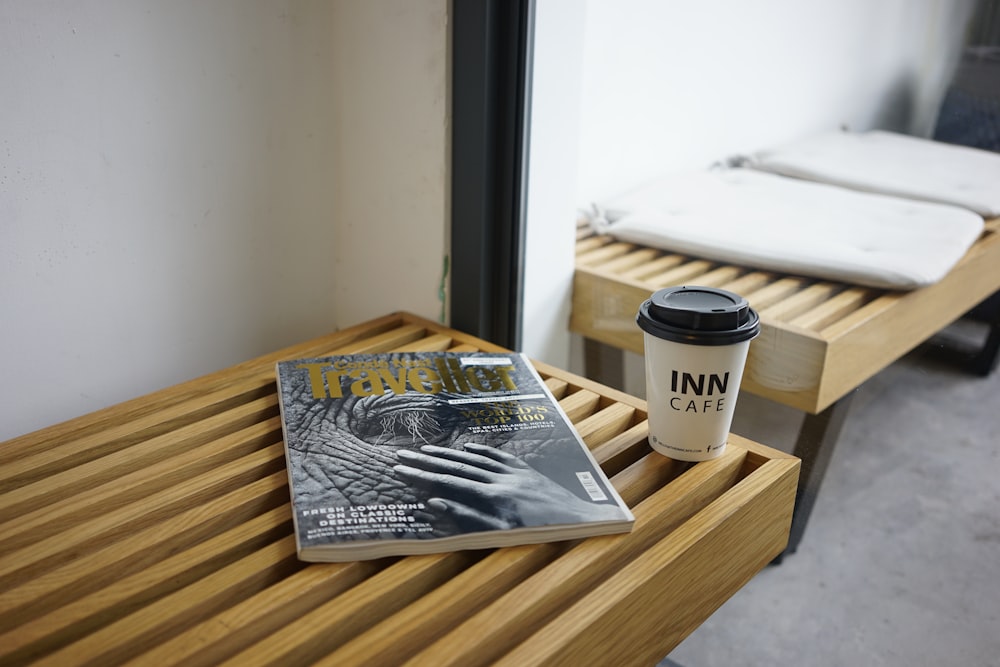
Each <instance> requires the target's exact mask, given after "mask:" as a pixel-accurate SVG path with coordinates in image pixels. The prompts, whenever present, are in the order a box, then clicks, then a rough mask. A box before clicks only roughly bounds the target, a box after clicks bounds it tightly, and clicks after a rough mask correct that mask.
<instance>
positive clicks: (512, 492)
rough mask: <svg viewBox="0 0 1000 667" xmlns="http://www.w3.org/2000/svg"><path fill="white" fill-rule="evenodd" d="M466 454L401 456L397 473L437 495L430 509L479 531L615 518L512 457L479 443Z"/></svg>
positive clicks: (426, 451)
mask: <svg viewBox="0 0 1000 667" xmlns="http://www.w3.org/2000/svg"><path fill="white" fill-rule="evenodd" d="M465 449H466V451H461V450H457V449H449V448H447V447H435V446H433V445H425V446H423V447H421V448H420V451H419V452H417V451H411V450H405V449H404V450H399V451H398V452H396V455H397V456H398V457H399V459H400V461H402V462H403V463H402V464H401V465H397V466H395V468H394V469H395V471H396V473H397V474H398V475H400V476H401V477H403V478H404V479H406V480H407V481H409V482H411V483H414V484H418V485H422V486H424V487H426V488H428V489H429V490H430V491H431V493H433V494H435V495H434V496H433V497H432V498H431V499H430V500H428V501H427V505H428V506H429V507H431V508H433V509H437V510H446V511H448V512H449V513H451V514H452V515H453V516H454V517H455V518H456V519H457V520H458V521H459V522H461V523H462V524H464V525H467V526H470V527H478V528H480V529H485V528H512V527H515V526H520V525H522V524H529V525H530V524H536V523H543V522H544V523H552V522H567V523H568V522H573V521H576V520H579V519H582V518H585V517H588V518H593V517H595V516H600V515H601V514H603V513H608V514H609V515H612V514H614V513H615V508H614V507H612V506H608V505H600V504H597V503H591V502H588V501H586V500H584V499H582V498H580V497H578V496H576V495H574V494H573V493H572V492H571V491H569V490H568V489H566V488H564V487H563V486H561V485H560V484H558V483H556V482H554V481H552V480H551V479H549V478H548V477H546V476H545V475H542V474H541V473H539V472H538V471H537V470H535V469H534V468H532V467H531V466H529V465H528V464H526V463H524V462H523V461H521V460H520V459H519V458H517V457H516V456H513V455H511V454H508V453H507V452H504V451H501V450H499V449H496V448H494V447H489V446H488V445H480V444H477V443H466V444H465Z"/></svg>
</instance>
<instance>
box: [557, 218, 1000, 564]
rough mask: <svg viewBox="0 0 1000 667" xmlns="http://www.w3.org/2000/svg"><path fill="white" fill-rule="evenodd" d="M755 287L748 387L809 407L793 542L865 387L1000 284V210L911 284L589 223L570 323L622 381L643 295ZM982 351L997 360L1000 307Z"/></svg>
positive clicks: (612, 377)
mask: <svg viewBox="0 0 1000 667" xmlns="http://www.w3.org/2000/svg"><path fill="white" fill-rule="evenodd" d="M679 284H691V285H709V286H714V287H722V288H725V289H728V290H731V291H734V292H737V293H739V294H743V295H745V296H746V297H747V298H748V299H749V300H750V303H751V305H752V306H753V307H754V308H755V309H756V310H757V311H758V312H759V313H760V316H761V324H762V330H761V334H760V336H759V337H758V338H757V339H755V340H754V341H753V343H752V344H751V347H750V354H749V357H748V359H747V368H746V371H745V374H744V378H743V384H742V387H741V390H742V391H747V392H750V393H752V394H755V395H758V396H762V397H764V398H766V399H769V400H772V401H775V402H778V403H781V404H784V405H787V406H790V407H793V408H796V409H797V410H800V411H802V412H804V413H805V417H804V420H803V423H802V427H801V429H800V431H799V435H798V438H797V441H796V443H795V447H794V450H793V452H794V454H795V455H796V456H798V457H799V458H801V460H802V472H801V475H800V478H799V493H798V498H797V505H796V512H795V519H794V520H793V524H792V534H791V538H790V541H789V547H788V552H792V551H794V550H795V548H796V547H797V546H798V543H799V541H800V540H801V537H802V534H803V532H804V530H805V524H806V522H807V520H808V517H809V514H810V512H811V511H812V506H813V504H814V503H815V500H816V497H817V494H818V492H819V487H820V484H821V482H822V478H823V475H824V474H825V471H826V464H827V462H828V461H829V459H830V456H831V454H832V450H833V446H834V444H835V442H836V440H837V437H838V436H839V433H840V429H841V427H842V425H843V422H844V419H845V416H846V413H847V410H848V407H849V404H850V399H851V397H852V396H853V393H854V391H855V390H856V389H857V388H858V387H860V386H861V385H862V384H863V383H864V382H865V381H866V380H867V379H868V378H870V377H872V376H873V375H875V374H876V373H877V372H879V371H880V370H882V369H883V368H885V367H886V366H888V365H889V364H891V363H892V362H894V361H896V360H897V359H899V358H900V357H902V356H903V355H904V354H906V353H908V352H909V351H911V350H913V349H914V348H915V347H917V346H918V345H920V344H921V343H923V342H925V341H927V340H929V339H930V338H931V337H932V336H934V335H935V334H936V333H938V332H940V331H941V330H942V329H944V328H945V327H947V326H948V325H949V324H951V323H952V322H954V321H955V320H956V319H958V318H960V317H961V316H962V315H963V314H965V313H967V312H968V311H970V310H971V309H973V308H974V307H975V306H977V304H979V303H980V302H982V301H984V300H985V299H987V297H989V296H990V295H992V294H994V293H996V292H997V291H998V290H1000V218H995V219H992V220H989V221H987V223H986V226H985V230H984V232H983V234H982V235H981V236H980V238H979V239H978V240H977V241H976V243H975V244H974V245H973V246H972V247H971V248H970V249H969V251H968V252H967V253H966V254H965V256H964V257H963V258H962V259H961V260H960V261H959V262H958V264H957V265H956V266H955V267H954V268H953V269H952V270H951V272H950V273H949V274H948V275H947V276H946V277H945V278H944V279H942V280H941V281H939V282H938V283H935V284H934V285H930V286H928V287H924V288H922V289H918V290H913V291H907V292H899V291H890V290H884V289H875V288H866V287H858V286H853V285H847V284H843V283H836V282H831V281H825V280H817V279H811V278H805V277H801V276H793V275H786V274H781V273H775V272H769V271H759V270H754V269H751V268H747V267H741V266H734V265H729V264H725V263H721V262H713V261H709V260H704V259H699V258H696V257H689V256H684V255H680V254H675V253H671V252H667V251H664V250H659V249H655V248H649V247H644V246H641V245H636V244H632V243H625V242H620V241H616V240H615V239H614V238H612V237H610V236H607V235H598V234H594V233H592V232H591V231H590V230H589V228H588V227H587V225H586V223H583V222H581V223H580V225H579V227H578V231H577V243H576V269H575V273H574V282H573V303H572V312H571V318H570V330H571V331H572V332H574V333H577V334H579V335H581V336H582V337H583V338H584V341H585V346H586V347H585V356H586V359H585V364H586V370H585V374H586V375H588V376H589V377H593V378H595V379H597V380H599V381H602V382H605V383H607V384H609V385H611V386H619V387H620V386H622V379H623V378H622V370H621V369H622V356H621V353H622V351H626V350H627V351H630V352H635V353H637V354H640V355H641V354H642V353H643V340H642V332H641V331H640V330H639V328H638V327H637V326H636V324H635V315H636V312H637V311H638V308H639V305H640V304H641V303H642V301H644V300H645V299H647V298H648V297H649V295H650V294H651V293H652V292H655V291H656V290H658V289H661V288H663V287H667V286H671V285H679ZM992 317H993V321H992V322H991V329H990V334H989V337H988V339H987V341H986V344H985V345H984V347H983V349H982V350H981V351H979V353H978V356H977V358H976V360H975V363H976V364H977V368H978V369H979V371H980V372H982V371H985V372H989V370H991V369H992V368H993V367H994V366H995V365H996V358H997V350H998V347H1000V318H998V317H997V315H996V314H993V316H992Z"/></svg>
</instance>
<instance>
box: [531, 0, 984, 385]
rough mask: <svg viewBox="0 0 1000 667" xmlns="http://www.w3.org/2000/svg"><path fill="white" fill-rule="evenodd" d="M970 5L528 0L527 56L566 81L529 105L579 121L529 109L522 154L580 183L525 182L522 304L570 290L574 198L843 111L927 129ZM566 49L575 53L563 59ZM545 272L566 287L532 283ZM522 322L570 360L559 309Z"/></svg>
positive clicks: (841, 116)
mask: <svg viewBox="0 0 1000 667" xmlns="http://www.w3.org/2000/svg"><path fill="white" fill-rule="evenodd" d="M971 8H972V2H971V0H952V1H949V0H875V1H872V0H817V1H815V2H798V1H796V0H760V1H757V2H740V1H739V0H719V1H715V2H664V1H662V0H588V1H587V2H585V3H570V2H566V1H565V0H538V13H539V21H538V24H537V25H536V47H535V48H536V53H535V57H536V68H537V69H538V70H540V71H546V70H547V69H550V68H561V69H562V73H563V76H562V78H561V79H560V85H561V86H562V87H563V90H562V91H561V92H560V94H559V95H553V96H548V97H547V98H546V104H547V105H548V106H547V108H546V109H545V110H544V111H543V110H539V109H537V108H536V109H535V110H534V111H533V113H534V114H535V117H536V118H537V119H539V120H538V122H539V123H541V122H543V121H544V122H550V123H551V121H550V120H546V119H551V118H561V119H562V120H563V123H564V124H565V126H566V127H572V128H574V129H575V130H576V131H577V136H576V138H575V142H574V141H572V140H567V139H566V137H565V136H564V133H552V134H550V133H548V132H546V131H539V129H540V128H536V127H535V124H534V123H533V125H532V129H531V161H530V166H529V169H530V170H534V168H535V164H536V159H537V160H538V161H539V162H541V163H542V164H545V165H546V169H547V170H551V169H552V168H553V165H556V164H561V165H562V168H563V169H564V170H565V171H570V172H572V173H573V174H574V177H575V180H576V186H575V189H574V190H573V192H572V195H571V197H572V199H571V200H570V199H569V198H568V197H567V194H566V188H565V187H560V188H555V189H552V190H550V189H548V188H546V187H544V186H540V187H535V188H531V189H529V217H528V228H529V239H531V238H532V236H540V235H543V234H545V235H547V236H546V238H547V239H548V241H547V246H546V252H545V256H542V254H541V253H539V254H537V255H535V256H532V254H531V253H530V252H529V256H528V261H529V266H528V268H527V275H528V277H529V278H531V279H530V280H528V282H527V283H526V294H527V298H526V302H527V303H526V309H527V310H528V312H531V311H532V310H533V309H540V308H542V307H544V304H542V303H541V302H534V303H533V302H532V299H534V296H533V295H534V294H536V293H540V294H543V295H544V298H545V299H546V301H547V302H548V304H550V307H551V306H552V304H555V303H563V304H565V303H567V302H568V300H569V298H570V294H571V291H570V288H569V278H568V274H569V272H571V271H572V267H571V264H570V265H569V267H568V268H567V265H566V263H565V262H564V261H562V258H564V257H565V256H566V254H567V252H569V253H570V254H571V253H572V244H573V238H574V235H573V231H574V230H575V216H574V215H572V214H567V213H566V211H569V210H570V209H572V210H573V211H576V210H577V209H579V208H582V207H585V206H587V205H588V204H589V203H590V202H593V201H595V200H600V199H601V198H603V197H608V196H612V195H615V194H618V193H620V192H623V191H624V190H627V189H629V188H632V187H634V186H636V185H639V184H642V183H644V182H647V181H649V180H652V179H654V178H656V177H658V176H662V175H664V174H669V173H671V172H676V171H681V170H685V169H701V168H705V167H707V166H709V165H710V164H712V163H713V162H715V161H717V160H720V159H723V158H726V157H727V156H730V155H733V154H736V153H742V152H747V151H752V150H756V149H759V148H763V147H767V146H770V145H775V144H776V143H778V142H783V141H788V140H791V139H794V138H796V137H799V136H803V135H807V134H809V133H811V132H815V131H818V130H825V129H833V128H836V127H839V126H841V125H848V126H849V127H851V128H852V129H856V130H865V129H870V128H873V127H879V128H883V129H892V130H897V131H903V132H910V133H913V134H918V135H924V136H926V135H928V134H929V133H930V131H931V129H932V127H933V122H934V120H935V117H936V109H937V107H938V105H939V104H940V99H941V96H942V94H943V92H944V88H945V86H946V85H947V82H948V78H949V76H950V73H951V71H952V68H953V67H954V65H955V63H956V62H957V57H958V53H959V49H960V45H961V39H962V31H963V28H964V26H965V23H966V20H967V18H968V16H969V14H970V12H971ZM554 13H562V14H563V19H564V20H563V21H562V22H560V21H559V20H556V19H555V18H554V17H553V16H550V14H554ZM577 26H579V27H580V28H577ZM578 29H582V30H583V35H582V37H581V36H580V35H579V34H575V33H574V30H578ZM566 53H569V54H578V56H579V58H580V59H581V60H582V64H579V65H577V66H575V67H574V66H572V65H569V64H565V63H561V59H563V58H565V54H566ZM550 78H554V77H550ZM574 85H575V86H577V89H576V90H575V91H574V90H572V87H573V86H574ZM534 94H535V95H536V96H538V95H539V94H540V91H539V85H538V82H536V85H535V90H534ZM539 103H540V102H539ZM532 182H534V181H532ZM536 212H537V213H536ZM542 229H543V230H545V232H542V231H539V230H542ZM557 237H558V239H561V241H558V240H556V238H557ZM567 249H568V250H567ZM550 257H557V258H560V261H558V262H557V263H555V264H554V265H553V264H551V262H550V261H549V260H548V258H550ZM546 283H554V284H557V285H559V287H560V290H561V292H560V293H557V294H554V293H552V291H551V290H541V289H539V288H538V287H537V286H538V285H542V284H546ZM528 322H529V324H528V326H527V327H526V332H525V341H526V345H525V349H526V351H527V352H528V353H529V354H531V355H534V356H538V357H539V358H543V359H545V360H546V361H549V362H551V363H555V364H557V365H567V364H568V365H570V366H571V367H573V368H574V369H575V370H580V356H579V350H578V349H576V347H575V346H576V345H577V343H578V341H577V340H575V339H574V340H572V341H571V338H570V336H569V335H568V333H567V332H566V326H567V320H566V319H565V318H563V319H562V321H560V322H552V321H548V320H538V321H535V320H530V319H529V320H528ZM571 343H572V344H571ZM571 347H573V353H572V354H571V352H570V348H571ZM629 389H630V390H632V391H640V392H641V387H635V386H629Z"/></svg>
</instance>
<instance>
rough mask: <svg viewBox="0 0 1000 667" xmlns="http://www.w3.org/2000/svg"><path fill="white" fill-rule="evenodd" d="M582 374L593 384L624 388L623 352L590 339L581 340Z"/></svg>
mask: <svg viewBox="0 0 1000 667" xmlns="http://www.w3.org/2000/svg"><path fill="white" fill-rule="evenodd" d="M583 369H584V370H583V374H584V375H586V376H587V377H588V378H590V379H591V380H594V381H595V382H600V383H601V384H604V385H607V386H609V387H614V388H615V389H618V390H621V389H624V388H625V352H624V351H623V350H620V349H618V348H616V347H612V346H611V345H606V344H604V343H601V342H599V341H596V340H593V339H592V338H584V339H583Z"/></svg>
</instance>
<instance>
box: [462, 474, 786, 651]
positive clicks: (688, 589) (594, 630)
mask: <svg viewBox="0 0 1000 667" xmlns="http://www.w3.org/2000/svg"><path fill="white" fill-rule="evenodd" d="M796 471H797V466H796V464H795V463H793V462H789V461H772V462H769V463H767V464H765V465H763V466H761V468H760V469H759V470H758V471H757V473H756V474H754V475H753V476H750V477H748V478H746V479H744V480H742V481H741V482H740V483H739V484H737V485H736V486H735V487H733V488H732V489H730V490H729V491H727V492H726V493H725V494H723V496H722V497H720V498H719V499H718V500H717V501H716V502H713V503H712V504H711V505H709V506H708V507H706V508H705V509H704V510H702V511H701V512H699V513H698V514H697V515H696V516H694V517H692V519H691V520H690V521H687V522H685V523H684V525H682V526H680V527H679V528H678V529H677V530H676V531H674V532H673V533H671V534H670V536H669V537H668V538H665V539H662V540H660V541H659V542H658V543H657V544H655V545H653V546H652V547H650V548H649V549H646V550H644V553H643V554H642V555H641V556H639V557H638V558H637V559H635V560H634V561H632V562H631V563H629V564H628V565H626V566H625V567H623V568H622V569H621V570H620V571H619V572H617V573H616V574H615V575H613V576H612V577H610V578H608V579H607V580H606V581H604V582H603V583H602V584H601V585H600V586H598V587H597V588H596V589H595V590H593V591H591V592H590V593H588V594H587V595H586V596H585V597H583V598H582V599H580V600H578V601H577V602H576V603H575V604H574V605H573V606H572V607H570V608H569V609H568V610H567V611H563V612H562V613H560V614H559V617H558V618H557V619H555V620H554V621H553V622H551V623H548V624H546V625H545V626H544V627H542V628H541V629H540V630H539V631H538V632H536V633H535V634H534V635H532V636H531V637H530V638H529V639H528V640H526V641H524V642H522V643H520V644H518V645H517V646H516V647H515V648H513V650H511V651H510V652H509V653H507V654H506V655H505V656H503V658H502V659H500V660H497V661H496V662H495V663H494V664H496V665H511V666H517V667H524V666H526V665H573V666H576V665H582V664H591V665H611V664H618V665H624V664H646V665H652V664H655V663H656V662H657V660H659V659H660V658H662V657H663V656H664V655H666V654H667V653H669V652H670V650H672V649H673V648H674V647H676V646H677V645H678V644H679V643H680V642H681V641H682V640H683V639H684V638H685V637H687V636H688V635H689V634H690V633H691V632H692V631H693V630H694V629H695V628H696V627H698V626H699V625H700V624H701V623H702V622H703V621H704V619H706V618H707V617H708V616H710V615H711V614H712V612H714V611H715V610H716V609H717V608H718V607H719V606H721V605H722V603H723V602H725V599H726V598H725V597H721V596H717V595H714V594H712V593H711V591H709V590H707V589H706V588H704V587H702V586H698V585H692V583H691V582H700V581H705V580H706V578H709V577H711V578H713V579H723V580H726V581H727V582H728V583H729V584H731V585H732V586H734V587H738V586H742V585H743V584H744V583H745V582H746V581H747V580H749V579H750V578H751V577H752V576H753V575H754V574H755V573H756V572H757V570H758V569H759V568H760V567H761V566H762V565H763V564H764V563H766V562H768V560H769V559H770V558H773V557H774V556H776V555H777V554H778V553H780V552H781V550H782V549H783V548H784V545H785V542H786V540H787V522H789V521H790V520H791V508H790V500H791V499H792V498H794V496H795V481H796V477H797V475H796ZM782 508H787V509H786V510H785V511H784V516H783V517H782V520H781V521H773V520H772V519H773V516H774V514H775V513H776V512H779V511H782ZM765 517H766V520H765ZM758 521H760V522H761V523H759V524H758ZM747 549H749V550H752V551H753V552H754V553H757V554H759V556H758V559H759V560H757V561H756V562H752V563H748V562H737V561H734V559H733V558H732V554H733V553H735V552H738V551H743V550H747ZM664 590H670V591H672V592H673V594H672V595H663V594H662V591H664ZM468 664H471V663H468Z"/></svg>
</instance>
